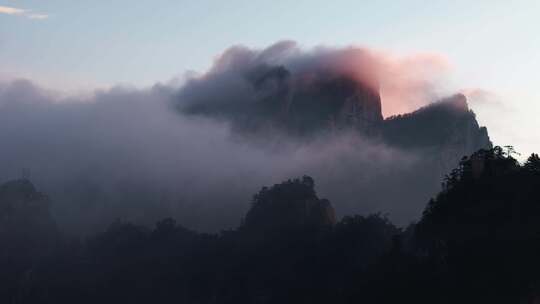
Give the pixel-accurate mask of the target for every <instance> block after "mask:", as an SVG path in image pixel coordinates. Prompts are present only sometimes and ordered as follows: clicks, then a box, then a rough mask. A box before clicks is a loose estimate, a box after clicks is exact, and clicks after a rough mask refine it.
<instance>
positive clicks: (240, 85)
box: [183, 41, 451, 116]
mask: <svg viewBox="0 0 540 304" xmlns="http://www.w3.org/2000/svg"><path fill="white" fill-rule="evenodd" d="M272 67H284V68H285V69H286V70H287V71H288V72H289V73H290V75H289V76H290V77H289V79H290V82H289V83H288V86H289V88H288V89H289V91H291V92H294V91H299V90H301V89H302V88H303V87H305V85H311V84H313V83H314V82H316V81H317V80H321V78H322V77H335V78H339V77H348V78H352V79H355V80H356V81H357V82H358V83H359V85H360V84H361V85H367V86H370V87H372V88H373V89H374V90H375V91H377V92H380V95H381V99H382V105H383V108H382V112H383V115H384V116H391V115H395V114H401V113H406V112H410V111H412V110H414V109H417V108H419V107H421V106H424V105H427V104H429V103H430V102H432V101H434V100H437V99H439V98H440V97H442V96H445V95H448V94H449V92H448V91H446V88H444V86H442V85H441V83H443V81H444V79H445V78H446V76H447V73H448V71H449V70H450V68H451V66H450V64H449V62H448V60H447V59H446V58H445V57H444V56H442V55H439V54H429V53H422V54H413V55H406V56H402V55H397V54H393V53H390V52H385V51H380V50H375V49H370V48H365V47H347V48H330V47H317V48H315V49H312V50H303V49H301V48H299V47H298V45H297V44H296V43H295V42H293V41H281V42H278V43H276V44H274V45H271V46H270V47H267V48H265V49H250V48H247V47H244V46H234V47H231V48H229V49H228V50H226V51H225V52H223V53H222V54H221V55H220V56H219V57H217V59H216V60H215V62H214V64H213V66H212V67H211V68H210V69H209V71H207V72H206V73H205V74H203V75H201V76H199V77H194V78H192V79H191V81H190V82H189V83H188V85H187V88H186V90H185V91H184V92H185V93H186V96H183V97H184V99H188V100H187V102H189V101H190V99H192V100H196V102H198V103H200V102H206V101H205V99H206V100H207V101H208V102H209V103H212V101H218V102H219V103H220V104H223V103H226V102H227V100H229V101H230V102H231V103H237V104H238V103H246V102H249V101H248V100H246V97H248V96H250V95H251V96H254V95H255V94H257V92H254V91H253V89H252V87H253V85H252V84H250V83H249V82H250V79H253V77H257V75H258V74H260V73H261V72H262V71H264V70H265V69H266V70H268V69H269V68H272ZM254 75H255V76H254ZM223 86H225V87H227V90H221V89H220V88H223ZM270 90H271V88H270ZM217 91H218V92H219V94H225V95H224V96H221V98H215V97H216V96H213V94H214V92H217ZM271 93H272V92H268V94H271ZM188 94H191V96H187V95H188ZM205 95H207V96H205ZM238 95H241V96H243V98H239V97H240V96H238ZM252 98H256V97H252ZM184 102H186V101H185V100H184Z"/></svg>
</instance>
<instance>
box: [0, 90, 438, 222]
mask: <svg viewBox="0 0 540 304" xmlns="http://www.w3.org/2000/svg"><path fill="white" fill-rule="evenodd" d="M181 90H183V89H180V91H181ZM55 96H56V95H55V94H51V93H50V92H48V91H44V90H42V89H40V88H39V87H37V86H35V85H34V84H33V83H31V82H29V81H23V80H19V81H15V82H12V83H5V84H0V142H1V143H2V153H1V155H0V181H5V180H8V179H11V178H15V177H17V176H19V175H20V172H21V168H30V169H31V176H32V180H33V181H34V182H35V183H36V184H37V186H38V187H39V188H40V189H42V190H43V191H45V192H47V193H48V194H50V195H51V197H52V198H53V201H54V205H53V206H52V208H53V213H54V215H55V218H56V219H57V220H58V222H59V224H60V226H61V227H63V228H65V229H69V230H70V231H73V232H89V231H95V230H99V229H103V227H105V226H106V225H107V224H108V223H110V222H111V221H112V220H114V219H115V218H117V217H120V218H124V219H130V220H134V221H137V222H142V223H148V224H150V223H152V222H153V221H155V220H157V219H160V218H163V217H167V216H172V217H175V218H177V219H178V221H179V222H180V223H182V224H183V225H186V226H188V227H191V228H195V229H199V230H206V231H208V230H210V231H215V230H218V229H222V228H225V227H235V226H237V225H238V223H239V221H240V219H241V218H242V216H243V215H244V214H245V212H246V211H247V209H248V208H249V203H250V200H251V196H252V195H253V194H254V193H255V192H257V191H258V190H259V189H260V187H261V186H263V185H272V184H274V183H278V182H281V181H283V180H286V179H288V178H292V177H297V176H302V175H304V174H309V175H311V176H313V177H314V178H315V180H316V182H317V190H318V191H319V194H320V195H321V196H322V197H327V198H329V199H330V200H331V201H332V202H333V204H334V205H335V206H336V209H337V211H338V213H339V214H340V215H343V214H351V213H368V212H378V211H384V212H390V214H391V215H392V216H393V219H395V220H397V221H398V222H399V223H406V222H407V221H409V220H412V219H413V218H414V217H415V216H416V215H418V214H419V212H420V210H421V208H422V207H423V205H424V204H425V202H426V201H427V199H428V198H429V196H430V195H431V193H432V190H433V191H434V190H435V189H437V188H438V175H437V174H438V173H436V172H434V171H433V170H431V169H429V168H430V167H429V166H427V165H426V160H425V159H424V158H423V157H422V155H421V154H417V153H412V152H407V151H403V150H400V149H398V148H393V147H389V146H387V145H385V144H383V143H380V142H373V141H371V140H369V139H367V138H362V137H361V136H357V134H351V133H343V134H340V135H337V134H334V135H332V136H320V137H317V138H316V139H315V140H312V141H310V142H304V141H299V140H295V139H293V138H288V137H273V136H272V135H271V134H269V135H268V137H267V138H266V139H263V138H261V140H266V144H265V145H259V144H255V143H254V141H251V140H248V139H245V138H238V137H237V136H235V135H234V132H232V130H231V128H230V124H228V123H227V122H219V121H216V120H212V119H207V118H201V117H194V116H188V115H183V114H180V113H179V112H178V111H176V109H175V108H174V107H173V105H174V103H175V102H176V98H178V90H177V89H176V88H172V87H168V86H156V87H154V88H152V89H149V90H133V89H125V88H119V87H117V88H113V89H111V90H106V91H98V92H96V93H95V94H94V95H93V96H92V97H84V98H79V97H70V98H67V99H66V98H60V99H59V98H57V97H55ZM422 168H427V169H425V170H423V169H422Z"/></svg>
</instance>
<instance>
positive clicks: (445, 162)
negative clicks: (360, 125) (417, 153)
mask: <svg viewBox="0 0 540 304" xmlns="http://www.w3.org/2000/svg"><path fill="white" fill-rule="evenodd" d="M381 130H382V138H383V140H384V141H385V142H386V143H388V144H389V145H392V146H396V147H399V148H404V149H412V150H421V151H425V152H427V155H432V156H433V157H434V158H436V159H438V161H439V162H440V166H441V167H442V171H443V172H449V171H451V169H453V168H455V167H456V165H457V164H458V163H459V160H460V159H461V158H462V157H463V156H468V155H471V154H472V153H474V152H476V151H478V150H480V149H490V148H491V147H492V143H491V141H490V139H489V136H488V132H487V129H486V128H485V127H480V126H479V125H478V122H477V120H476V116H475V114H474V112H473V111H472V110H470V109H469V106H468V104H467V98H466V97H465V96H464V95H462V94H457V95H454V96H452V97H449V98H446V99H443V100H441V101H439V102H436V103H434V104H431V105H429V106H426V107H424V108H421V109H419V110H417V111H414V112H412V113H409V114H405V115H399V116H394V117H390V118H388V119H386V120H385V121H384V123H383V125H382V128H381Z"/></svg>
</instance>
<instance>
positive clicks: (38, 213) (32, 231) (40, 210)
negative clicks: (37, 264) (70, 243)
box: [0, 179, 57, 255]
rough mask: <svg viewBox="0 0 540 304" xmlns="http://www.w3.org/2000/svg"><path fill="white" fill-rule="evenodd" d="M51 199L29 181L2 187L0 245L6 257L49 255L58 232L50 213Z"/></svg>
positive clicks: (24, 180)
mask: <svg viewBox="0 0 540 304" xmlns="http://www.w3.org/2000/svg"><path fill="white" fill-rule="evenodd" d="M49 205H50V200H49V198H48V197H47V196H46V195H44V194H43V193H40V192H38V191H37V190H36V189H35V187H34V185H33V184H32V183H31V182H30V181H28V180H26V179H20V180H13V181H9V182H6V183H4V184H2V185H0V241H1V242H2V244H4V245H3V248H2V249H3V251H2V252H3V253H4V254H16V255H24V254H26V253H29V252H30V251H33V250H37V251H38V252H37V253H36V252H34V253H33V254H34V255H39V252H42V253H44V254H45V253H46V251H47V250H48V248H49V245H51V242H52V241H53V239H54V238H55V237H56V234H57V229H56V224H55V222H54V220H53V219H52V217H51V214H50V213H49Z"/></svg>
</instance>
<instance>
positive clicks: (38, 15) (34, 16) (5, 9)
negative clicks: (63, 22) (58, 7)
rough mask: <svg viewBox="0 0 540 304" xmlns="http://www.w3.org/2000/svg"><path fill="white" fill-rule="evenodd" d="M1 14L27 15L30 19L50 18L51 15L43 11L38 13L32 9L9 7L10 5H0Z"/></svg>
mask: <svg viewBox="0 0 540 304" xmlns="http://www.w3.org/2000/svg"><path fill="white" fill-rule="evenodd" d="M0 14H6V15H14V16H21V17H26V18H28V19H37V20H43V19H47V18H49V15H47V14H43V13H36V12H33V11H31V10H26V9H21V8H15V7H9V6H0Z"/></svg>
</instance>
